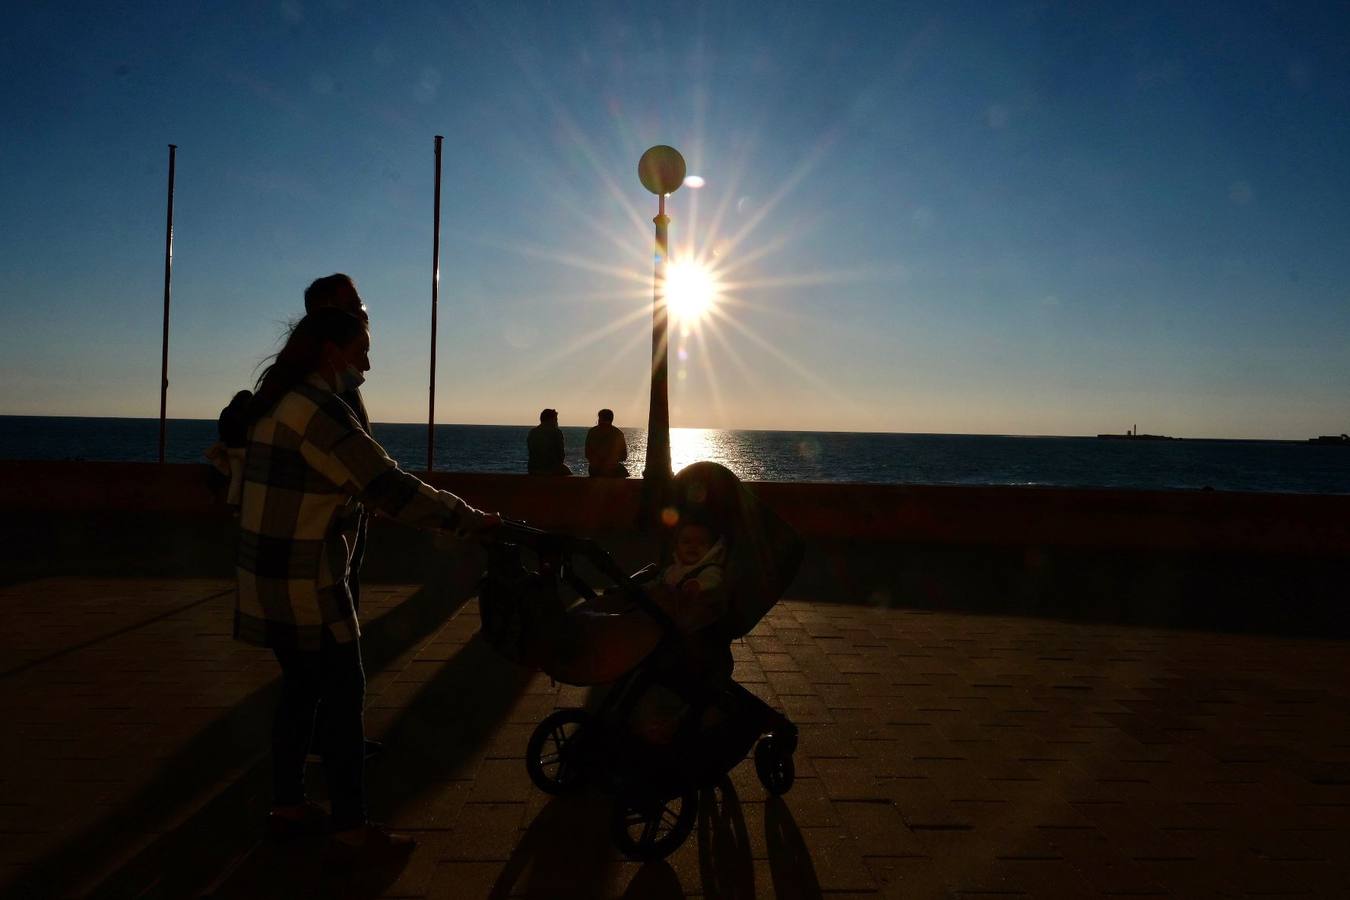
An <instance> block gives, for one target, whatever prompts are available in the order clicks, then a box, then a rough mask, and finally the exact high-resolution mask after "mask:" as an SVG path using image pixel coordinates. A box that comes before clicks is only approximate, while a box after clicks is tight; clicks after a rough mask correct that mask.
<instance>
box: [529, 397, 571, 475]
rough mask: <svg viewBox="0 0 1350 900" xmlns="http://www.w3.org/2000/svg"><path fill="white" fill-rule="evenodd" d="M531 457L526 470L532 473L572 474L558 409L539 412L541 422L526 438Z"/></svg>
mask: <svg viewBox="0 0 1350 900" xmlns="http://www.w3.org/2000/svg"><path fill="white" fill-rule="evenodd" d="M525 447H526V449H527V450H528V451H529V458H528V460H527V461H526V464H525V470H526V471H527V472H529V473H530V474H531V475H571V474H572V470H571V469H569V468H568V467H567V463H566V461H565V460H566V459H567V449H566V448H565V447H564V445H563V433H562V429H561V428H559V427H558V411H557V410H556V409H546V410H544V411H543V412H541V413H540V414H539V424H538V425H536V426H534V427H533V428H531V429H530V433H529V435H528V436H527V437H526V438H525Z"/></svg>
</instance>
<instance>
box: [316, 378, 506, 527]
mask: <svg viewBox="0 0 1350 900" xmlns="http://www.w3.org/2000/svg"><path fill="white" fill-rule="evenodd" d="M334 399H335V401H336V398H334ZM344 413H345V414H344ZM320 418H322V419H323V421H312V422H311V425H310V427H309V428H307V429H306V433H305V438H304V440H303V442H302V443H301V445H300V452H301V454H302V455H303V456H304V458H305V461H306V462H307V463H309V465H310V466H312V467H313V468H314V469H315V470H316V471H318V472H319V473H320V474H322V475H323V476H324V477H325V478H327V479H328V480H329V481H331V482H332V483H333V484H334V485H336V486H337V487H338V488H340V489H341V490H342V491H344V492H346V493H348V494H351V495H352V496H354V497H356V498H357V499H358V500H360V501H361V502H362V503H364V504H365V505H367V506H369V507H371V508H372V509H377V510H379V511H380V512H382V513H384V514H385V515H387V516H389V517H391V518H394V519H398V520H399V521H400V522H405V523H407V524H409V525H414V526H417V527H419V528H441V529H447V530H450V531H454V532H456V533H457V534H459V535H461V536H464V535H468V534H472V533H474V532H476V531H478V530H480V529H481V528H483V527H484V525H485V524H486V521H487V518H488V517H487V516H485V515H484V514H483V513H482V512H481V511H479V510H477V509H474V508H473V507H472V506H469V505H468V504H467V503H465V502H464V501H463V500H461V499H460V498H459V497H456V496H455V495H454V494H452V493H450V492H449V491H441V490H437V489H436V488H434V487H432V486H431V485H429V484H427V483H426V482H424V481H422V480H421V479H420V478H417V477H416V476H415V475H411V474H409V473H408V472H405V471H403V470H402V469H400V468H399V467H398V463H396V462H394V460H392V459H390V458H389V454H387V453H385V452H384V448H383V447H381V446H380V445H379V444H378V443H376V441H375V440H374V439H373V438H372V437H370V435H368V434H366V432H365V431H364V430H363V429H362V428H361V426H360V425H359V424H358V423H357V421H356V419H355V417H354V416H353V415H352V413H351V412H350V410H346V408H345V406H344V408H343V410H341V411H338V410H330V409H328V407H327V405H325V406H324V407H321V408H320V409H319V411H318V413H316V415H315V420H319V419H320Z"/></svg>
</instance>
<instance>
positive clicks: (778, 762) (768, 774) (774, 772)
mask: <svg viewBox="0 0 1350 900" xmlns="http://www.w3.org/2000/svg"><path fill="white" fill-rule="evenodd" d="M755 774H757V775H758V776H759V781H760V784H762V785H764V788H765V790H767V791H768V792H769V793H770V794H773V795H774V796H775V797H776V796H779V795H780V794H786V793H787V792H788V791H789V790H791V789H792V782H793V781H795V780H796V778H797V767H796V764H795V763H793V761H792V751H791V750H788V749H787V748H786V747H782V746H780V745H779V742H778V740H777V739H775V738H774V737H773V736H770V737H766V738H764V739H763V740H762V741H760V742H759V743H758V744H756V745H755Z"/></svg>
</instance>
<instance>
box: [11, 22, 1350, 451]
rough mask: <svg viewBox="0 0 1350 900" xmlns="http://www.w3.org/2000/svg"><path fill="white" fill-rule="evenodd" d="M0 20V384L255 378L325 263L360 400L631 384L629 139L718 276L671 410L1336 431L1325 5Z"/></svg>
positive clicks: (99, 396)
mask: <svg viewBox="0 0 1350 900" xmlns="http://www.w3.org/2000/svg"><path fill="white" fill-rule="evenodd" d="M25 6H26V7H28V8H18V9H12V10H10V11H9V12H8V13H7V16H6V18H7V19H8V27H7V28H6V29H4V31H3V33H2V34H0V72H2V73H3V76H4V78H3V82H4V84H5V86H6V87H5V91H4V94H3V95H0V122H3V129H0V233H3V235H4V238H3V240H2V241H0V323H2V325H3V327H0V379H2V380H3V382H4V383H5V384H6V386H7V389H6V390H5V392H4V395H3V397H0V413H8V414H51V415H119V416H148V417H153V416H155V415H157V414H158V378H159V358H160V351H159V347H160V317H161V309H162V296H161V295H162V277H163V275H162V266H163V260H162V253H163V241H164V235H163V229H164V211H165V210H164V203H165V197H164V187H165V184H164V179H165V172H166V165H167V148H166V145H167V144H168V143H170V142H173V143H176V144H178V145H179V152H178V181H177V202H176V212H175V266H174V306H173V317H172V326H171V327H172V333H171V343H170V354H171V359H170V382H171V387H170V392H169V414H170V415H171V416H177V417H213V416H214V415H215V413H216V412H217V411H218V410H219V408H220V407H221V406H222V405H223V403H224V402H225V400H227V399H228V397H229V396H230V394H231V393H232V392H233V391H234V390H236V389H238V388H240V387H244V386H247V385H249V384H250V382H251V381H252V379H253V377H254V375H255V374H256V371H257V366H258V364H259V362H260V361H261V360H263V359H264V358H265V357H266V356H267V354H268V353H270V352H272V351H273V350H275V348H276V346H277V338H278V336H279V334H280V333H281V330H282V328H283V327H284V324H285V321H286V320H287V319H288V318H290V317H291V316H293V315H295V314H296V313H297V312H298V311H299V309H300V295H301V291H302V290H303V288H304V286H305V284H307V283H308V282H309V281H310V280H311V279H312V278H314V277H316V276H318V275H323V274H328V273H330V272H334V271H345V272H348V273H350V274H351V275H353V276H354V277H355V278H356V280H357V282H358V284H359V286H360V288H361V291H362V293H363V295H364V296H365V297H366V300H367V303H368V304H369V307H370V310H371V315H372V325H373V350H372V361H373V364H374V370H373V371H372V372H371V374H370V379H369V382H368V389H367V400H368V405H369V407H370V409H371V411H372V414H373V416H374V418H375V419H376V420H383V421H424V420H425V416H426V379H427V364H428V356H429V337H428V330H429V320H430V292H431V291H430V278H431V274H430V261H431V230H430V226H431V219H432V200H431V197H432V160H433V157H432V136H433V135H435V134H443V135H445V136H446V141H445V154H444V201H443V213H442V216H443V225H442V260H441V273H442V274H441V290H440V295H441V307H440V341H439V350H438V362H439V364H438V374H437V385H438V387H437V393H438V397H437V401H438V402H437V421H439V422H442V423H453V422H483V423H490V422H504V423H528V422H531V421H534V420H535V418H536V416H537V414H538V410H539V409H540V408H541V407H543V406H551V407H556V408H558V409H559V410H560V411H561V419H562V422H563V423H564V424H588V423H589V422H590V421H592V420H593V415H594V410H595V409H597V408H598V407H600V406H609V407H612V408H613V409H614V410H615V411H616V413H617V420H618V422H619V424H622V425H643V424H645V423H646V383H647V381H646V379H647V365H648V354H649V350H650V315H649V312H650V304H651V299H650V280H649V279H650V264H651V256H650V254H651V217H652V216H653V215H654V214H655V205H656V204H655V198H654V197H652V196H651V195H650V194H647V193H646V192H645V191H644V190H643V189H642V187H641V186H640V185H639V184H638V181H637V177H636V162H637V159H638V157H639V156H640V155H641V153H642V151H643V150H644V149H645V148H646V147H648V146H650V145H652V144H657V143H668V144H672V145H674V146H676V147H678V148H680V149H681V151H683V153H684V155H685V157H686V158H687V160H688V162H689V171H690V172H691V173H695V174H698V175H700V176H702V177H703V178H704V179H705V180H706V184H705V186H704V187H702V188H700V189H697V190H695V189H693V188H688V187H686V188H683V189H681V190H680V191H678V192H677V193H675V194H674V195H673V196H672V197H671V198H670V213H671V215H672V218H673V221H672V224H671V233H672V239H673V241H672V243H673V248H674V253H675V256H676V257H677V258H686V259H692V258H701V259H703V260H705V261H707V262H709V263H710V264H711V265H712V266H713V267H714V268H715V269H717V270H718V271H719V272H720V273H721V277H722V278H723V281H724V289H723V296H722V297H721V299H720V306H719V310H720V312H719V314H717V315H714V316H711V317H710V318H708V319H706V320H705V321H704V322H703V323H702V324H701V325H700V326H698V327H697V328H695V329H694V330H692V331H691V333H690V334H689V335H688V336H687V337H679V338H677V341H676V345H675V346H674V347H673V352H672V382H671V390H672V393H671V405H672V419H673V423H674V424H675V425H685V426H711V427H741V428H800V429H822V430H860V431H916V432H971V433H1017V434H1093V433H1096V432H1099V431H1123V430H1124V429H1125V428H1127V427H1129V426H1130V425H1131V424H1134V423H1138V424H1139V426H1140V428H1141V429H1142V430H1146V431H1152V432H1162V433H1169V434H1178V435H1185V436H1195V437H1202V436H1209V437H1293V438H1302V437H1307V436H1309V435H1312V434H1317V433H1332V432H1336V433H1339V432H1341V431H1345V430H1347V428H1350V302H1347V301H1350V296H1347V295H1348V294H1350V262H1348V260H1350V203H1348V202H1347V201H1350V175H1347V166H1346V165H1345V160H1346V159H1350V116H1347V111H1350V67H1348V66H1347V61H1346V56H1345V53H1344V48H1345V47H1346V46H1347V45H1350V8H1347V6H1346V4H1343V3H1337V4H1332V3H1320V4H1319V3H1312V2H1308V3H1292V4H1283V3H1280V4H1274V3H1273V4H1245V3H1223V4H1214V5H1212V6H1204V5H1201V4H1170V3H1169V4H1156V5H1153V4H1123V5H1121V4H1056V3H1007V4H995V3H970V4H962V3H938V4H900V3H889V2H888V3H874V4H869V3H862V2H847V3H842V2H841V3H801V4H795V3H790V2H789V3H784V2H778V3H771V4H770V3H711V4H683V5H678V6H671V5H669V4H639V3H614V4H602V3H590V4H583V3H553V4H549V3H542V2H540V3H521V4H513V3H505V2H491V3H487V2H484V3H480V4H472V3H417V2H410V3H402V4H397V5H396V6H393V7H392V9H391V8H386V7H388V6H389V5H386V4H374V3H363V2H356V0H350V2H337V0H333V2H318V0H307V2H299V0H286V2H281V3H275V2H273V3H258V4H244V3H240V4H191V3H175V4H157V3H149V2H146V3H134V4H120V5H119V4H89V5H79V4H64V3H46V4H27V5H25ZM1121 6H1123V7H1125V8H1124V9H1121V8H1117V7H1121Z"/></svg>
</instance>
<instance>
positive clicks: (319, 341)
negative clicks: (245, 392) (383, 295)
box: [248, 307, 366, 422]
mask: <svg viewBox="0 0 1350 900" xmlns="http://www.w3.org/2000/svg"><path fill="white" fill-rule="evenodd" d="M365 330H366V323H365V322H364V321H362V320H361V319H359V318H357V317H356V316H353V315H352V314H350V313H346V312H343V311H342V310H340V309H334V308H332V307H328V308H325V309H316V310H314V312H312V313H309V314H307V315H306V316H305V317H304V318H302V319H300V321H298V322H296V323H295V324H294V325H292V326H291V331H290V334H288V335H287V336H286V343H285V344H284V345H283V346H282V348H281V349H280V350H279V351H277V355H276V356H274V357H273V358H272V364H271V365H270V366H268V367H267V368H266V369H264V370H263V373H262V375H260V376H259V377H258V385H257V387H255V388H254V390H253V400H252V401H251V402H250V403H249V406H248V420H249V421H250V422H256V421H257V420H258V419H261V418H262V417H263V416H265V415H267V414H268V413H269V412H271V411H272V408H273V407H274V406H276V405H277V401H279V400H280V399H281V398H282V397H283V396H285V395H286V393H287V392H288V391H290V390H291V389H292V388H294V387H295V386H296V385H297V384H299V383H300V382H302V381H304V380H305V379H306V378H307V377H309V374H310V373H311V372H316V371H318V369H319V364H320V363H322V362H323V348H324V345H325V344H334V345H336V346H338V347H346V346H348V345H349V344H351V342H352V341H354V340H356V339H357V338H358V337H360V335H361V333H362V332H363V331H365Z"/></svg>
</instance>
